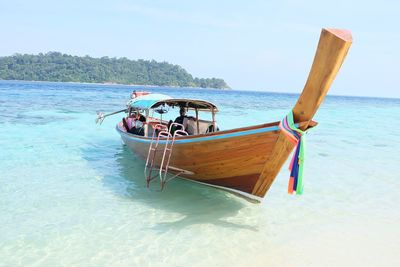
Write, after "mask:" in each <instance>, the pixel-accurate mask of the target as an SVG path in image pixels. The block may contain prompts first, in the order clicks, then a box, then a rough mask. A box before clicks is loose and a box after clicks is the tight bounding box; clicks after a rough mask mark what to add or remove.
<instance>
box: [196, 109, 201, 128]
mask: <svg viewBox="0 0 400 267" xmlns="http://www.w3.org/2000/svg"><path fill="white" fill-rule="evenodd" d="M195 111H196V126H197V134H200V125H199V110H198V109H197V108H196V109H195Z"/></svg>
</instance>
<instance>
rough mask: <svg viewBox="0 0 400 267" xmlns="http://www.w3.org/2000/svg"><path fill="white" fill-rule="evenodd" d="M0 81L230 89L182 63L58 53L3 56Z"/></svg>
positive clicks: (0, 62) (216, 79) (0, 61)
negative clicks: (194, 71)
mask: <svg viewBox="0 0 400 267" xmlns="http://www.w3.org/2000/svg"><path fill="white" fill-rule="evenodd" d="M0 80H26V81H52V82H83V83H118V84H136V85H158V86H181V87H202V88H221V89H222V88H229V86H228V85H227V84H226V82H225V81H224V80H223V79H218V78H193V76H192V75H191V74H190V73H188V72H187V71H186V70H185V69H184V68H182V67H181V66H179V65H173V64H170V63H168V62H157V61H155V60H151V61H149V60H142V59H139V60H130V59H127V58H109V57H102V58H93V57H89V56H85V57H79V56H71V55H66V54H62V53H59V52H49V53H46V54H42V53H40V54H38V55H28V54H23V55H22V54H15V55H13V56H6V57H0Z"/></svg>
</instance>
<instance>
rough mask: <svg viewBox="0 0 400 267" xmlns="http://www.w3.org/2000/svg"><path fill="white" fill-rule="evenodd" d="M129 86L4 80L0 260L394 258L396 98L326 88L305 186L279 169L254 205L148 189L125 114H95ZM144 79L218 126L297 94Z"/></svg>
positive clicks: (196, 190) (249, 120)
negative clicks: (125, 133) (203, 108)
mask: <svg viewBox="0 0 400 267" xmlns="http://www.w3.org/2000/svg"><path fill="white" fill-rule="evenodd" d="M132 89H133V87H129V86H109V85H86V84H68V83H36V82H13V81H0V266H400V256H399V255H400V208H399V204H398V203H399V191H400V177H399V171H398V169H399V163H400V156H399V151H400V138H399V132H400V126H399V125H400V124H399V123H398V122H399V119H400V100H398V99H378V98H357V97H336V96H331V97H327V99H326V101H325V102H324V103H323V105H322V106H321V108H320V110H319V112H318V113H317V116H316V118H315V119H316V120H317V121H319V122H320V124H319V126H318V127H317V128H316V129H315V130H313V131H311V132H310V133H309V134H308V136H307V138H308V140H307V141H308V142H307V149H308V151H307V162H306V173H305V192H304V195H302V196H300V197H298V196H290V195H288V194H287V193H286V186H287V181H288V172H287V170H286V167H285V168H284V169H283V170H282V171H281V172H280V174H279V176H278V177H277V179H276V181H275V183H274V184H273V186H272V187H271V190H270V191H269V193H268V195H267V196H266V198H265V199H264V201H263V202H262V203H261V204H256V205H255V204H251V203H248V202H247V201H245V200H243V199H240V198H237V197H235V196H233V195H231V194H229V193H226V192H223V191H220V190H217V189H214V188H209V187H206V186H202V185H198V184H194V183H190V182H187V181H183V180H174V181H171V182H170V183H169V184H168V186H167V188H166V190H165V191H164V192H158V191H157V189H158V187H156V186H154V187H153V189H151V190H148V189H147V188H146V186H145V182H144V177H143V165H144V163H143V162H142V161H140V160H139V159H138V158H136V157H135V155H134V154H133V153H132V152H131V151H129V150H128V149H127V148H126V147H125V146H124V145H122V144H121V141H120V138H119V136H118V134H117V133H116V131H115V130H114V127H115V124H116V123H117V121H118V120H119V119H120V118H121V116H118V115H117V116H115V117H110V118H107V119H106V120H105V121H104V123H103V125H101V126H98V125H95V124H94V119H95V115H96V111H97V110H102V111H106V112H107V111H108V112H110V111H115V110H118V109H120V108H123V105H124V103H125V102H126V100H127V98H128V97H129V93H130V92H131V91H132ZM148 90H149V91H153V92H161V93H167V94H169V95H171V96H174V97H191V98H201V99H207V100H209V101H212V102H214V103H215V104H217V105H218V106H219V107H220V110H221V113H220V114H219V115H218V121H219V126H220V128H223V129H227V128H233V127H239V126H245V125H252V124H257V123H264V122H269V121H275V120H280V119H281V118H282V117H283V116H284V115H286V113H287V112H288V111H289V110H290V108H291V107H292V106H293V105H294V104H295V102H296V99H297V95H291V94H273V93H261V92H241V91H220V90H205V89H189V88H187V89H177V88H158V87H156V88H148ZM333 93H334V92H333ZM171 116H172V115H171Z"/></svg>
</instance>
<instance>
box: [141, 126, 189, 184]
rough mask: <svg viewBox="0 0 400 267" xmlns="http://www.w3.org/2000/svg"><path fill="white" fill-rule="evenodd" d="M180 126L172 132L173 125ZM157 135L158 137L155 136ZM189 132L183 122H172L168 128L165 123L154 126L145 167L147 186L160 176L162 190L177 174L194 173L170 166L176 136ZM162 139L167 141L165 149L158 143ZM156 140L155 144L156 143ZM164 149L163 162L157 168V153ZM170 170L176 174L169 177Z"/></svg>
mask: <svg viewBox="0 0 400 267" xmlns="http://www.w3.org/2000/svg"><path fill="white" fill-rule="evenodd" d="M173 126H175V127H180V128H181V129H180V130H175V131H174V134H173V135H172V134H171V129H172V127H173ZM157 131H158V134H156V132H157ZM156 135H157V138H155V137H156ZM186 135H188V133H187V132H186V131H185V127H184V126H183V125H182V124H179V123H175V122H174V123H172V124H171V125H170V128H169V129H168V128H167V126H165V125H163V124H156V125H155V126H154V131H153V135H152V138H151V142H150V146H149V151H148V154H147V160H146V165H145V169H144V173H145V177H146V182H147V187H150V182H151V181H152V180H154V179H155V178H157V176H159V178H160V183H161V190H163V189H164V187H165V184H166V182H168V181H170V180H172V179H174V178H176V177H177V176H179V175H181V174H188V175H191V174H193V173H192V172H190V171H187V170H183V169H179V168H176V167H173V166H170V165H169V163H170V159H171V155H172V149H173V146H174V143H175V138H176V137H179V136H186ZM160 139H161V140H162V141H165V146H164V149H158V145H159V144H160ZM154 141H155V144H154ZM161 150H163V156H162V159H161V164H160V167H159V168H155V166H154V164H155V161H156V155H157V152H158V151H161ZM157 170H158V174H157V173H156V174H153V172H155V171H157ZM168 170H171V171H174V172H176V174H175V175H174V176H172V177H170V178H168V177H167V173H168Z"/></svg>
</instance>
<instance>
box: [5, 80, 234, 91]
mask: <svg viewBox="0 0 400 267" xmlns="http://www.w3.org/2000/svg"><path fill="white" fill-rule="evenodd" d="M2 81H6V82H7V81H8V82H30V83H67V84H86V85H106V86H126V87H128V86H133V87H148V88H155V87H170V88H182V89H185V88H193V89H213V90H221V91H231V90H233V89H232V88H211V87H193V86H176V85H143V84H125V83H109V82H106V83H98V82H93V83H90V82H56V81H35V80H4V79H0V82H2Z"/></svg>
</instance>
